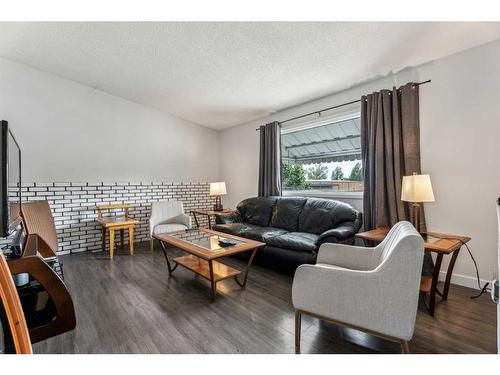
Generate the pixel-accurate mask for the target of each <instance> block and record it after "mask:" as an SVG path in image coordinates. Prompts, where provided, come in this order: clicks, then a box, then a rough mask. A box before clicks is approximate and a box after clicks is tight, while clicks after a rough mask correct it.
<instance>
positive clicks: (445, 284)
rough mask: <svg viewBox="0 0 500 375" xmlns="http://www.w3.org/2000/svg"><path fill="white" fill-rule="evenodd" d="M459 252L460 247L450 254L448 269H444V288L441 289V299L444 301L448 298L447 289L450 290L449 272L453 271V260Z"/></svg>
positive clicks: (454, 260)
mask: <svg viewBox="0 0 500 375" xmlns="http://www.w3.org/2000/svg"><path fill="white" fill-rule="evenodd" d="M459 252H460V249H457V250H455V252H454V253H453V255H452V256H451V259H450V264H448V270H447V271H446V280H445V282H444V289H443V300H445V301H446V300H447V299H448V291H449V290H450V284H451V274H452V273H453V267H455V262H456V260H457V257H458V253H459Z"/></svg>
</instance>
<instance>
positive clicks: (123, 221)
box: [97, 204, 139, 259]
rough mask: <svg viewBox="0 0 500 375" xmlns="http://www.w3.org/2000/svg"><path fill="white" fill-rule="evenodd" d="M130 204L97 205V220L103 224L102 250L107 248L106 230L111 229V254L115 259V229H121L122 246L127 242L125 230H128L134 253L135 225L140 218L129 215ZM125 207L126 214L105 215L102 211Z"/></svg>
mask: <svg viewBox="0 0 500 375" xmlns="http://www.w3.org/2000/svg"><path fill="white" fill-rule="evenodd" d="M130 207H132V206H130V205H128V204H107V205H100V206H97V212H98V213H97V221H98V222H99V224H101V226H102V251H105V249H106V232H107V231H109V256H110V258H111V259H113V255H114V252H115V231H117V230H119V231H120V240H121V246H122V247H124V243H125V230H128V242H129V247H130V255H134V226H135V224H139V221H138V220H135V219H131V218H129V217H128V211H129V208H130ZM118 209H123V210H124V212H125V216H108V217H103V216H102V211H111V210H118Z"/></svg>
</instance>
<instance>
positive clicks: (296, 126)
mask: <svg viewBox="0 0 500 375" xmlns="http://www.w3.org/2000/svg"><path fill="white" fill-rule="evenodd" d="M360 117H361V110H360V108H359V107H356V108H355V109H354V108H351V109H349V108H348V109H347V110H346V109H344V110H343V111H339V112H337V113H334V114H332V115H329V116H322V115H320V116H319V117H317V118H315V119H312V120H308V121H300V122H295V123H292V124H290V125H282V127H281V135H283V134H288V133H293V132H296V131H301V130H307V129H312V128H317V127H320V126H325V125H328V124H335V123H338V122H342V121H347V120H352V119H354V118H360ZM280 159H281V163H283V155H280ZM281 183H282V189H281V191H282V195H283V196H284V197H311V198H335V199H363V191H331V192H330V191H325V192H323V191H314V192H313V191H311V192H308V191H307V190H284V189H283V179H282V181H281ZM363 188H364V186H363Z"/></svg>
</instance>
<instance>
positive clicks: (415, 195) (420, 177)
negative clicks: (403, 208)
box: [401, 174, 434, 203]
mask: <svg viewBox="0 0 500 375" xmlns="http://www.w3.org/2000/svg"><path fill="white" fill-rule="evenodd" d="M401 200H402V201H405V202H414V203H420V202H434V192H433V191H432V184H431V177H430V176H429V175H428V174H414V175H412V176H403V186H402V188H401Z"/></svg>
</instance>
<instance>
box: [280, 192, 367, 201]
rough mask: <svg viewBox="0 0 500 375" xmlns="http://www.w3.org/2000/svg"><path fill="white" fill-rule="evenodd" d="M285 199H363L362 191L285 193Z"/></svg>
mask: <svg viewBox="0 0 500 375" xmlns="http://www.w3.org/2000/svg"><path fill="white" fill-rule="evenodd" d="M283 196H284V197H311V198H327V199H328V198H330V199H331V198H334V199H360V200H361V199H363V192H362V191H335V192H331V191H325V192H323V191H311V192H309V191H305V190H302V191H284V192H283Z"/></svg>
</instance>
